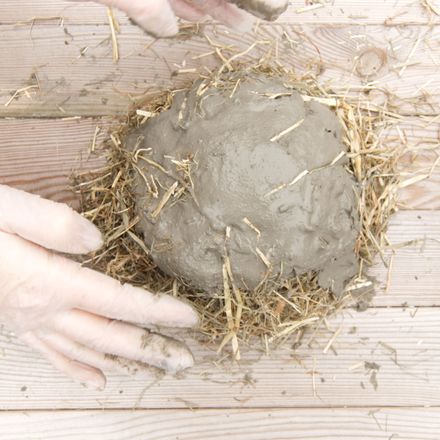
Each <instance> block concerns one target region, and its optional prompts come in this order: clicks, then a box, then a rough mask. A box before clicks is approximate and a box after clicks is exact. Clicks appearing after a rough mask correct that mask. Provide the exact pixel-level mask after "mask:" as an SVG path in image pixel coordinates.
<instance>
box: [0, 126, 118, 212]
mask: <svg viewBox="0 0 440 440" xmlns="http://www.w3.org/2000/svg"><path fill="white" fill-rule="evenodd" d="M108 124H109V121H102V120H96V121H95V120H93V119H81V120H44V119H40V120H33V119H27V120H0V133H2V136H1V137H0V157H1V160H0V184H5V185H10V186H14V187H16V188H20V189H23V190H25V191H31V192H34V193H37V194H39V195H41V196H43V197H46V198H49V199H51V200H55V201H57V202H65V203H68V204H70V205H72V206H73V205H74V206H78V205H77V199H76V197H75V195H74V194H73V192H71V191H70V190H69V185H70V176H71V174H72V172H73V171H74V170H78V169H82V170H86V169H93V168H96V167H98V166H100V165H101V164H102V163H103V161H102V160H101V159H99V158H97V157H95V156H93V155H90V153H89V150H90V148H91V146H92V142H93V139H94V137H95V131H96V127H103V128H102V130H101V131H100V133H98V135H97V136H96V142H97V144H99V142H101V141H102V139H103V137H104V136H105V126H107V125H108Z"/></svg>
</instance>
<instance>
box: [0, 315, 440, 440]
mask: <svg viewBox="0 0 440 440" xmlns="http://www.w3.org/2000/svg"><path fill="white" fill-rule="evenodd" d="M341 325H342V327H341ZM330 326H331V327H330V331H327V330H322V332H318V333H317V334H316V335H315V337H314V339H313V342H312V343H311V344H310V346H308V344H307V342H308V341H309V339H310V334H307V335H306V336H305V337H304V338H303V344H302V345H301V346H300V347H299V348H297V349H296V350H295V351H294V350H287V349H286V350H283V351H281V350H279V351H276V352H275V353H272V354H271V355H270V356H266V355H264V354H263V353H258V352H250V353H244V358H243V360H242V361H241V362H240V364H239V365H235V366H234V365H230V364H229V363H228V362H226V363H223V364H221V363H220V365H219V364H215V363H214V361H215V360H218V359H219V358H218V355H216V353H215V351H214V347H212V346H207V345H204V346H201V345H200V344H197V343H195V342H194V341H193V340H192V338H191V337H190V336H188V337H186V336H185V335H184V334H183V333H181V332H179V337H180V338H185V339H186V340H187V342H188V344H189V345H190V347H191V348H192V350H193V352H194V354H195V358H196V363H197V365H196V366H195V367H194V368H193V369H192V370H191V371H189V372H187V373H186V374H185V376H184V377H183V378H180V379H175V378H172V377H167V378H164V379H163V380H161V381H159V382H157V381H156V380H153V379H152V378H146V377H140V376H139V377H137V378H136V377H122V376H118V375H111V376H110V378H109V380H108V383H107V388H106V390H105V391H102V392H98V391H93V390H89V389H85V388H83V387H81V386H79V385H76V384H74V383H72V382H71V381H70V380H68V379H66V378H64V377H63V376H62V375H61V374H59V373H57V372H55V371H54V370H53V368H52V367H51V366H50V365H48V364H47V363H46V362H45V361H44V360H42V359H41V358H40V356H39V355H38V354H36V353H33V352H31V351H30V350H29V349H27V348H26V347H24V346H22V345H21V344H20V343H18V342H17V341H16V340H15V339H12V338H8V337H7V336H6V335H5V334H3V335H2V336H1V341H0V352H1V351H2V350H3V352H4V354H3V356H2V357H1V362H0V377H1V378H2V380H1V382H0V402H1V408H2V409H5V410H6V409H22V410H30V409H62V408H64V409H69V408H77V409H93V408H95V409H103V408H113V409H115V408H130V409H131V408H187V407H191V408H198V407H201V408H208V407H209V408H228V407H234V408H243V407H252V408H271V407H289V408H290V407H291V408H293V407H295V408H296V407H329V406H339V407H340V406H374V407H376V406H377V407H387V406H401V407H408V406H411V407H414V406H426V405H429V406H440V369H439V368H438V360H439V357H440V339H439V337H438V334H439V332H440V309H439V308H418V309H412V308H410V309H408V308H407V309H406V310H402V309H397V308H392V309H385V308H383V309H371V310H369V311H367V312H363V313H358V312H354V311H346V312H345V313H344V315H341V316H339V317H337V318H334V319H332V320H331V321H330ZM340 327H341V332H340V334H339V335H338V337H337V338H336V340H335V341H334V343H333V348H334V350H335V352H333V351H332V349H330V350H329V351H328V352H327V354H324V353H323V350H324V347H325V346H326V345H327V343H328V341H329V339H330V338H331V337H332V335H333V334H334V332H335V331H336V330H337V329H339V328H340ZM242 348H243V347H242ZM243 351H246V350H244V348H243ZM365 362H367V363H365ZM372 369H377V372H376V374H375V375H374V374H373V372H372ZM375 376H376V377H375ZM376 381H377V384H376ZM385 438H386V437H385Z"/></svg>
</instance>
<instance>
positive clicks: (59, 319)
mask: <svg viewBox="0 0 440 440" xmlns="http://www.w3.org/2000/svg"><path fill="white" fill-rule="evenodd" d="M102 244H103V241H102V238H101V234H100V232H99V231H98V229H97V228H96V227H95V226H94V225H93V224H92V223H90V222H89V221H87V220H86V219H84V218H83V217H82V216H80V215H79V214H78V213H76V212H74V211H73V210H72V209H70V208H69V207H68V206H66V205H63V204H60V203H55V202H51V201H49V200H45V199H41V198H40V197H38V196H35V195H31V194H28V193H25V192H23V191H19V190H16V189H13V188H9V187H7V186H4V185H0V324H4V325H5V326H6V328H7V329H9V330H12V331H13V332H14V333H15V334H16V335H17V336H18V337H19V338H21V339H22V340H23V341H24V342H26V343H27V344H28V345H30V346H31V347H33V348H35V349H36V350H38V351H40V352H41V353H42V354H43V355H45V356H46V357H47V358H48V359H49V361H51V362H52V364H53V365H54V366H55V367H57V368H58V369H59V370H61V371H63V372H64V373H66V374H67V375H68V376H70V377H72V378H73V379H75V380H77V381H79V382H82V383H86V384H89V385H92V386H93V387H97V388H102V387H103V386H104V385H105V376H104V374H103V371H105V370H111V369H113V370H114V369H116V370H123V371H130V370H136V369H141V368H143V366H144V365H145V366H146V365H149V366H152V367H158V368H160V369H163V370H167V371H171V372H177V371H179V370H183V369H185V368H187V367H190V366H191V365H192V364H193V358H192V355H191V353H190V351H189V350H188V348H186V346H185V345H184V344H182V343H180V342H178V341H176V340H174V339H171V338H168V337H165V336H161V335H159V334H157V333H153V332H151V331H149V330H147V329H145V328H144V327H145V326H150V325H161V326H166V327H193V326H195V325H197V322H198V317H197V315H196V313H195V311H194V310H193V309H192V308H191V307H190V306H189V305H187V304H184V303H182V302H180V301H179V300H177V299H176V298H173V297H170V296H167V295H153V294H152V293H150V292H147V291H145V290H143V289H140V288H136V287H133V286H130V285H127V284H126V285H124V286H122V285H121V284H120V283H119V282H118V281H116V280H114V279H112V278H109V277H107V276H105V275H103V274H100V273H98V272H95V271H93V270H90V269H87V268H84V267H82V266H81V265H80V264H78V263H76V262H74V261H71V260H69V259H68V258H65V257H64V256H61V255H60V254H58V253H56V252H64V253H69V254H84V253H88V252H91V251H94V250H97V249H98V248H100V247H101V245H102ZM145 368H146V367H145Z"/></svg>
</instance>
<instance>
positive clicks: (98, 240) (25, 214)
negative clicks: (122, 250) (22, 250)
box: [0, 185, 103, 254]
mask: <svg viewBox="0 0 440 440" xmlns="http://www.w3.org/2000/svg"><path fill="white" fill-rule="evenodd" d="M0 230H2V231H4V232H7V233H10V234H16V235H19V236H20V237H22V238H24V239H26V240H28V241H31V242H33V243H35V244H38V245H40V246H42V247H45V248H47V249H51V250H55V251H59V252H66V253H69V254H84V253H88V252H91V251H94V250H96V249H99V248H100V247H101V246H102V244H103V240H102V236H101V233H100V232H99V230H98V228H97V227H96V226H95V225H93V223H91V222H89V221H88V220H86V219H85V218H84V217H82V216H81V215H79V214H78V213H77V212H75V211H74V210H73V209H71V208H69V207H68V206H67V205H64V204H63V203H56V202H52V201H51V200H46V199H42V198H40V197H39V196H36V195H34V194H29V193H27V192H24V191H20V190H18V189H14V188H10V187H8V186H5V185H0Z"/></svg>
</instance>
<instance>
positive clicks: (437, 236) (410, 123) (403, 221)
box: [0, 118, 440, 306]
mask: <svg viewBox="0 0 440 440" xmlns="http://www.w3.org/2000/svg"><path fill="white" fill-rule="evenodd" d="M112 123H114V121H113V120H112V119H109V118H101V119H97V120H95V119H85V118H83V119H80V120H45V119H29V120H26V119H25V120H1V119H0V132H1V133H2V136H1V137H0V157H1V158H2V160H1V161H0V183H3V184H7V185H11V186H14V187H18V188H21V189H23V190H26V191H31V192H34V193H37V194H39V195H41V196H43V197H47V198H49V199H52V200H55V201H62V202H67V203H69V204H70V205H74V206H78V205H77V204H76V205H75V202H76V199H75V198H74V194H73V193H72V192H70V191H69V190H68V186H69V176H70V174H71V172H72V170H74V169H78V168H79V169H88V168H95V167H97V166H99V165H100V164H101V163H102V162H101V161H100V159H99V158H97V157H94V156H92V157H90V158H89V159H88V160H87V158H88V156H89V154H88V151H89V149H90V147H91V144H92V140H93V137H94V133H95V130H96V127H101V131H100V134H99V135H98V137H97V143H98V144H99V142H100V141H101V140H102V139H103V137H104V136H105V133H106V131H107V129H108V127H109V126H110V125H111V124H112ZM428 123H429V122H427V121H421V120H419V119H409V120H407V121H406V122H405V123H404V124H402V126H401V133H402V136H404V138H405V139H406V140H407V142H408V143H409V144H411V145H414V146H415V147H417V148H419V149H420V151H421V152H422V153H419V159H418V160H417V161H416V162H415V163H414V164H413V167H418V168H429V167H430V166H431V165H432V163H433V159H434V158H435V151H433V150H429V148H431V147H432V146H433V145H434V146H435V143H434V142H435V139H436V137H435V136H436V134H437V128H436V127H434V125H430V126H428V127H425V128H423V127H424V126H425V125H426V124H428ZM384 137H388V141H391V140H392V139H394V138H396V139H400V136H398V134H397V133H396V132H390V133H389V134H384ZM399 142H400V141H399ZM405 166H407V165H405ZM438 176H440V170H437V172H436V173H435V174H434V176H433V177H432V178H431V180H430V181H429V182H428V183H426V184H425V185H426V186H427V188H426V190H424V191H423V192H422V189H423V187H422V185H423V183H420V184H418V185H417V186H414V187H408V188H405V190H404V191H402V193H401V195H402V198H403V200H405V202H406V203H407V204H408V205H409V206H414V205H416V206H418V207H419V210H418V211H413V212H412V211H408V212H400V213H399V214H398V215H397V216H395V218H394V219H393V221H392V223H391V228H390V231H389V237H390V240H391V241H392V242H393V243H403V242H408V241H411V240H421V239H422V240H423V239H424V238H427V239H426V240H425V242H422V243H420V244H418V245H415V246H409V247H407V248H403V249H399V250H398V252H397V253H396V255H395V257H394V261H393V268H392V272H391V279H390V287H389V291H388V293H387V294H384V286H385V285H386V284H387V278H388V270H387V269H386V268H385V267H384V266H383V264H380V262H379V264H378V265H377V266H376V267H375V268H373V269H372V272H371V273H372V275H373V276H374V277H376V278H377V280H378V286H379V287H378V295H377V296H376V298H375V300H374V304H375V305H377V306H398V305H401V304H403V303H408V304H409V305H412V306H430V305H440V296H439V295H438V285H439V284H440V271H439V270H438V265H439V263H440V256H439V250H440V244H439V243H438V242H437V241H435V240H440V213H439V212H438V211H432V212H429V211H422V210H423V209H431V208H432V209H440V197H439V193H440V190H439V177H438ZM421 250H422V251H423V252H421Z"/></svg>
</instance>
